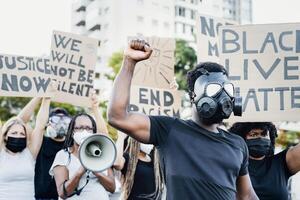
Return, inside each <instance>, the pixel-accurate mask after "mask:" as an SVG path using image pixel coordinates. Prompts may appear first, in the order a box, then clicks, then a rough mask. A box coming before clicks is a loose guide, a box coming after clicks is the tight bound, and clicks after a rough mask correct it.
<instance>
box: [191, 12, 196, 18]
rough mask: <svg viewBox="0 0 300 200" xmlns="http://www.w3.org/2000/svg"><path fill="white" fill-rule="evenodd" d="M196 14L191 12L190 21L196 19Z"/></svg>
mask: <svg viewBox="0 0 300 200" xmlns="http://www.w3.org/2000/svg"><path fill="white" fill-rule="evenodd" d="M195 13H196V12H195V11H194V10H191V19H195V18H196V14H195Z"/></svg>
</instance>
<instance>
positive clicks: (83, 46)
mask: <svg viewBox="0 0 300 200" xmlns="http://www.w3.org/2000/svg"><path fill="white" fill-rule="evenodd" d="M97 45H98V41H97V40H96V39H92V38H88V37H84V36H80V35H75V34H70V33H63V32H58V31H54V32H53V37H52V43H51V55H50V63H51V65H52V68H53V70H52V72H53V74H52V77H53V79H55V80H57V82H58V92H57V94H56V95H55V97H54V101H58V102H63V103H70V104H72V105H76V106H85V107H90V106H91V101H90V98H89V96H90V93H91V92H92V90H93V79H94V69H95V66H96V59H97V55H96V54H97Z"/></svg>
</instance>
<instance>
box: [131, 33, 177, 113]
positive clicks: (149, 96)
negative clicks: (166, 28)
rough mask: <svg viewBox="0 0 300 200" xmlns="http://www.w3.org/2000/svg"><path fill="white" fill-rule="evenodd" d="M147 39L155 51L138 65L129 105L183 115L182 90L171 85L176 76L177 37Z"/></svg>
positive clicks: (152, 111) (150, 111) (146, 109)
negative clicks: (175, 54)
mask: <svg viewBox="0 0 300 200" xmlns="http://www.w3.org/2000/svg"><path fill="white" fill-rule="evenodd" d="M131 39H133V38H131ZM145 40H146V41H147V42H148V43H149V45H150V47H151V48H152V49H153V52H152V54H151V56H150V58H149V59H147V60H144V61H141V62H138V63H137V65H136V67H135V70H134V75H133V78H132V85H131V91H130V105H129V108H128V109H129V110H130V111H134V112H141V113H144V114H147V115H165V116H174V117H180V108H181V93H180V92H179V91H177V90H171V89H170V84H171V83H172V82H173V81H174V76H175V75H174V64H175V57H174V53H175V40H174V39H171V38H159V37H148V38H145Z"/></svg>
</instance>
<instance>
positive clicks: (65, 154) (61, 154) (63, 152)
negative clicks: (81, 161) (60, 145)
mask: <svg viewBox="0 0 300 200" xmlns="http://www.w3.org/2000/svg"><path fill="white" fill-rule="evenodd" d="M68 156H69V152H68V151H66V150H65V149H61V150H59V151H58V152H57V153H56V157H60V158H61V157H68Z"/></svg>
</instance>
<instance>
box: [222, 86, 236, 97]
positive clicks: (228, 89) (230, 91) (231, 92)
mask: <svg viewBox="0 0 300 200" xmlns="http://www.w3.org/2000/svg"><path fill="white" fill-rule="evenodd" d="M224 89H225V91H226V92H227V94H228V95H229V96H231V97H233V95H234V86H233V84H232V83H226V84H224Z"/></svg>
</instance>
